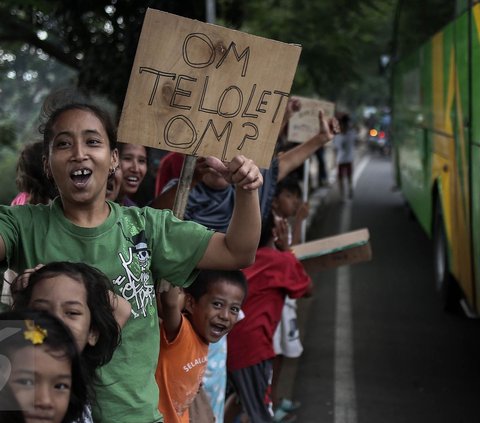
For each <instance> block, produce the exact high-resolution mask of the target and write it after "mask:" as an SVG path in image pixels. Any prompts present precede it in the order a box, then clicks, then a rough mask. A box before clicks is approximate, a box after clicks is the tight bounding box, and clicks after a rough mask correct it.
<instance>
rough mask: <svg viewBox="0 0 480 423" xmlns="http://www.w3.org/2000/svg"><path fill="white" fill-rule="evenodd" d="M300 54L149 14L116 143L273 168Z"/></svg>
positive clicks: (238, 34)
mask: <svg viewBox="0 0 480 423" xmlns="http://www.w3.org/2000/svg"><path fill="white" fill-rule="evenodd" d="M300 51H301V48H300V46H298V45H292V44H285V43H281V42H278V41H273V40H268V39H265V38H261V37H257V36H253V35H250V34H246V33H242V32H239V31H234V30H231V29H227V28H222V27H219V26H216V25H212V24H206V23H203V22H199V21H194V20H191V19H187V18H183V17H179V16H176V15H172V14H169V13H165V12H160V11H158V10H154V9H148V10H147V13H146V16H145V20H144V23H143V27H142V33H141V35H140V40H139V44H138V48H137V53H136V55H135V60H134V64H133V68H132V72H131V75H130V81H129V84H128V90H127V95H126V98H125V102H124V105H123V110H122V115H121V119H120V124H119V129H118V139H119V141H122V142H128V143H134V144H141V145H145V146H150V147H154V148H160V149H164V150H170V151H177V152H180V153H184V154H188V155H193V156H208V155H212V156H215V157H218V158H220V159H221V160H223V161H229V160H231V159H232V158H233V157H234V156H236V155H238V154H243V155H245V156H246V157H249V158H251V159H253V160H254V161H255V163H256V164H257V165H258V166H260V167H264V168H266V167H269V166H270V161H271V158H272V154H273V151H274V147H275V143H276V141H277V137H278V132H279V130H280V124H281V122H282V118H283V115H284V112H285V106H286V104H287V98H288V96H289V93H290V89H291V86H292V81H293V77H294V75H295V70H296V67H297V63H298V59H299V57H300Z"/></svg>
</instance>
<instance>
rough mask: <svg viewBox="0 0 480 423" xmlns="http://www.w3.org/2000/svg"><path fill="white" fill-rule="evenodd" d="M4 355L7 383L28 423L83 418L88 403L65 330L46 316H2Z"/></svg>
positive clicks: (0, 344)
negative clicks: (7, 365) (7, 368)
mask: <svg viewBox="0 0 480 423" xmlns="http://www.w3.org/2000/svg"><path fill="white" fill-rule="evenodd" d="M0 332H3V333H4V334H7V336H6V337H5V338H3V339H2V342H0V356H2V355H3V356H5V357H6V359H8V362H9V366H10V376H9V378H8V381H7V385H8V389H9V391H10V392H11V393H12V395H13V397H14V399H15V400H16V402H17V403H18V406H19V407H20V409H21V410H22V412H23V414H24V417H25V421H26V422H27V423H36V422H39V421H49V422H52V423H62V422H64V423H67V422H73V421H76V420H77V419H79V418H80V417H81V415H82V413H83V409H84V407H85V405H86V403H87V385H86V383H85V379H84V377H83V371H82V368H81V364H80V358H79V354H78V351H77V348H76V346H75V342H74V340H73V338H72V336H71V334H70V331H69V330H68V328H66V326H65V325H64V324H63V323H62V322H61V321H60V320H58V319H57V318H55V317H54V316H52V315H50V314H49V313H45V312H38V311H32V310H23V311H11V312H7V313H1V314H0Z"/></svg>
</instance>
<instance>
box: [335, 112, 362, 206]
mask: <svg viewBox="0 0 480 423" xmlns="http://www.w3.org/2000/svg"><path fill="white" fill-rule="evenodd" d="M338 121H339V123H340V133H339V134H337V135H335V137H334V138H333V148H334V151H335V158H336V163H337V166H338V172H337V180H338V187H339V190H340V198H341V199H342V200H343V199H344V198H345V187H344V185H345V180H346V181H347V185H348V197H349V198H353V184H352V172H353V160H354V158H355V141H356V138H357V137H356V132H355V130H354V129H353V128H352V127H351V126H350V115H349V114H348V113H343V114H341V115H340V116H338Z"/></svg>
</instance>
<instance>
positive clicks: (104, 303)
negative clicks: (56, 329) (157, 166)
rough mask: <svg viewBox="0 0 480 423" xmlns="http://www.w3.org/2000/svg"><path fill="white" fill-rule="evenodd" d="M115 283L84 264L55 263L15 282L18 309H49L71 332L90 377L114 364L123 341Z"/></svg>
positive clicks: (14, 300)
mask: <svg viewBox="0 0 480 423" xmlns="http://www.w3.org/2000/svg"><path fill="white" fill-rule="evenodd" d="M109 288H111V283H110V281H109V280H108V278H107V277H106V276H105V275H104V274H103V273H102V272H100V271H99V270H97V269H95V268H94V267H92V266H89V265H87V264H84V263H70V262H52V263H49V264H46V265H45V266H43V267H41V268H40V269H38V270H36V271H34V272H33V273H31V274H30V276H29V279H28V284H27V286H26V287H23V286H21V279H20V277H19V278H17V281H15V282H14V283H13V286H12V295H13V303H14V304H13V306H14V308H15V309H17V308H23V307H29V308H33V309H35V310H47V311H49V312H50V313H52V314H53V315H55V316H56V317H58V318H59V319H60V320H62V321H63V322H64V323H65V325H66V326H67V327H68V328H69V329H70V330H71V332H72V334H73V336H74V338H75V343H76V344H77V347H78V349H79V351H80V352H81V353H82V357H83V358H84V360H85V362H86V365H87V366H88V370H89V374H92V373H93V372H94V370H95V369H96V368H98V367H100V366H102V365H104V364H106V363H108V362H109V361H110V359H111V358H112V355H113V352H114V350H115V348H116V347H117V345H118V343H119V339H120V328H119V326H118V324H117V322H116V320H115V318H114V315H113V309H112V305H111V302H110V297H109V291H108V290H109Z"/></svg>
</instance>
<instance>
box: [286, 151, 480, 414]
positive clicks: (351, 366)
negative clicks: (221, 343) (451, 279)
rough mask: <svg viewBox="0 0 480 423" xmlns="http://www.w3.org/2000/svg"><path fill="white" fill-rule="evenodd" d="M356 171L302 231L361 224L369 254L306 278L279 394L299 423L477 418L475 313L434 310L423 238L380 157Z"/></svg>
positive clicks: (334, 230) (478, 330)
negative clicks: (311, 281) (348, 194)
mask: <svg viewBox="0 0 480 423" xmlns="http://www.w3.org/2000/svg"><path fill="white" fill-rule="evenodd" d="M356 168H357V171H358V170H362V169H361V168H363V171H362V172H361V173H360V174H358V172H357V177H358V180H357V181H356V182H357V184H356V187H355V196H354V199H353V200H347V201H345V202H341V201H340V199H339V198H338V192H337V191H336V189H335V188H332V189H331V190H330V191H329V193H328V196H327V201H326V202H325V203H324V204H323V206H322V207H320V208H319V209H318V210H317V212H316V214H315V216H314V218H313V220H312V221H311V224H310V229H309V231H308V238H309V239H316V238H319V237H324V236H330V235H334V234H338V233H341V232H346V231H349V230H354V229H359V228H364V227H366V228H368V229H369V230H370V235H371V246H372V250H373V260H372V261H371V262H368V263H362V264H356V265H353V266H344V267H341V268H338V269H334V270H329V271H325V272H323V273H320V274H317V275H315V282H316V287H315V295H314V297H313V298H311V299H307V300H305V299H303V300H300V301H299V302H298V303H299V307H300V310H299V321H300V327H301V331H302V335H303V337H304V339H303V344H304V348H305V350H304V353H303V355H302V356H301V357H300V358H299V359H298V360H289V361H288V363H287V366H286V368H285V370H284V373H283V374H282V380H283V383H282V389H283V393H285V394H286V395H292V396H293V397H294V398H296V399H298V400H300V401H301V402H302V407H301V408H300V409H299V410H298V411H297V412H296V415H297V421H298V422H301V423H386V422H388V423H397V422H398V423H416V422H419V423H420V422H422V423H430V422H432V423H440V422H445V423H453V422H463V423H465V422H468V423H478V422H480V320H472V319H467V318H465V317H461V316H454V315H449V314H446V313H444V312H443V310H442V309H441V306H440V303H439V299H438V297H437V295H436V292H435V290H434V284H433V272H432V264H431V263H432V246H431V242H430V240H429V239H428V238H427V236H426V235H425V234H424V233H423V232H422V229H421V228H420V226H419V225H418V223H417V222H416V221H415V220H413V219H412V218H410V217H409V214H408V212H407V211H406V207H405V204H404V201H403V197H402V196H401V194H400V193H399V192H398V191H394V190H392V186H393V178H392V171H391V165H390V162H389V159H388V158H384V157H380V156H378V155H373V156H372V157H369V156H365V157H364V158H363V159H362V160H360V162H359V163H356Z"/></svg>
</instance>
